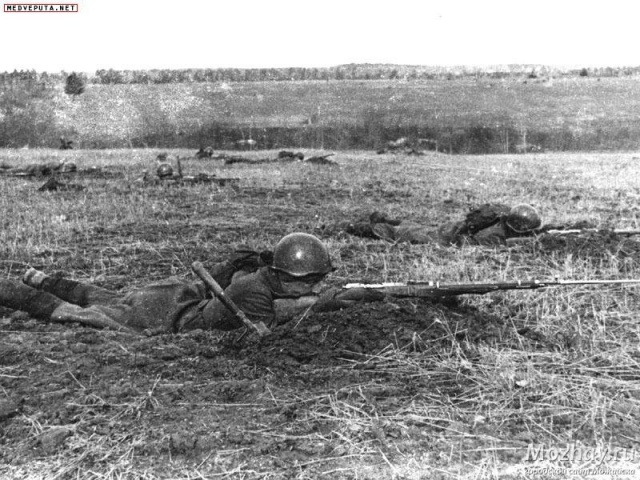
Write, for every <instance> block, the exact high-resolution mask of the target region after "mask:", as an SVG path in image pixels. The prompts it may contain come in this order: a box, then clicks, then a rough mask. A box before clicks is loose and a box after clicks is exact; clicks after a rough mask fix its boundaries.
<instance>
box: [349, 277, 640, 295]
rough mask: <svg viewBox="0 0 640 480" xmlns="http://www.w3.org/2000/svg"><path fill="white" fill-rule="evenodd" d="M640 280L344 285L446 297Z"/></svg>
mask: <svg viewBox="0 0 640 480" xmlns="http://www.w3.org/2000/svg"><path fill="white" fill-rule="evenodd" d="M633 283H639V284H640V279H630V280H559V279H555V280H549V281H541V280H530V281H522V280H518V281H517V282H497V283H450V284H443V283H440V282H407V283H393V282H390V283H347V284H346V285H344V286H343V287H342V288H343V289H347V290H348V289H352V288H365V289H371V290H376V291H379V292H382V293H384V294H385V295H389V296H392V297H422V298H442V297H452V296H456V295H484V294H486V293H490V292H497V291H500V290H537V289H539V288H547V287H558V286H566V285H627V284H633Z"/></svg>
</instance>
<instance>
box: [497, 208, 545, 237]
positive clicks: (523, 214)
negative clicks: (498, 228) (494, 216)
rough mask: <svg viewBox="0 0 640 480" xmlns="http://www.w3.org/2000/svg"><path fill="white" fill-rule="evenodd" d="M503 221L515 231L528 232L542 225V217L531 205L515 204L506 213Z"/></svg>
mask: <svg viewBox="0 0 640 480" xmlns="http://www.w3.org/2000/svg"><path fill="white" fill-rule="evenodd" d="M504 223H505V224H506V225H507V227H509V228H510V229H511V230H513V231H514V232H516V233H528V232H531V231H533V230H535V229H536V228H540V226H541V225H542V217H541V216H540V214H539V213H538V211H537V210H536V209H535V208H533V207H532V206H531V205H527V204H525V203H523V204H520V205H516V206H515V207H513V208H512V209H511V210H510V211H509V213H508V214H507V216H506V218H505V221H504Z"/></svg>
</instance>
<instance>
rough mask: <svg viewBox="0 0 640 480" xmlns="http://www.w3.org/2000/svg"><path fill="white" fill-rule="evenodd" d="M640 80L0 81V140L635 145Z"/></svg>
mask: <svg viewBox="0 0 640 480" xmlns="http://www.w3.org/2000/svg"><path fill="white" fill-rule="evenodd" d="M639 85H640V80H639V79H638V78H637V77H624V78H582V77H577V78H557V79H553V78H549V79H534V80H528V81H526V83H525V81H523V80H522V79H520V80H518V79H505V80H495V79H488V78H482V79H478V80H474V79H458V80H451V81H449V80H414V81H401V80H370V81H355V80H350V81H335V80H334V81H326V82H325V81H287V82H269V81H267V82H239V83H170V84H161V85H142V84H137V85H95V84H90V85H88V86H87V88H86V91H85V92H84V93H83V94H81V95H78V96H75V97H70V96H69V95H66V94H65V93H64V83H63V82H61V83H56V84H53V85H49V86H48V87H47V88H46V89H45V90H44V91H40V90H38V87H31V88H33V90H32V91H30V90H28V88H26V87H25V89H23V90H20V89H19V88H15V87H11V88H9V87H5V88H4V90H2V91H0V146H8V147H22V146H24V145H25V144H28V145H30V146H31V147H50V148H55V147H57V146H58V139H59V136H60V135H64V136H66V137H68V138H71V139H73V140H74V141H75V146H76V147H79V148H121V147H143V146H144V147H160V148H174V147H180V148H188V149H197V148H199V147H200V146H203V147H204V146H207V145H211V146H213V147H214V148H216V149H225V148H233V143H234V142H235V141H236V140H239V139H246V138H252V139H254V140H256V141H257V147H258V148H261V149H265V148H267V149H276V148H324V149H333V148H335V149H342V150H344V149H362V148H366V149H375V148H379V147H380V146H382V145H384V142H385V141H387V140H395V139H397V138H399V137H409V138H411V139H413V140H415V139H417V138H431V139H435V140H438V142H439V148H440V149H441V150H444V151H447V152H453V153H475V154H477V153H508V152H509V151H514V146H515V145H517V144H520V143H522V142H523V141H524V140H525V136H526V141H527V142H528V143H533V144H537V145H540V146H542V147H543V148H544V149H546V150H552V151H577V150H581V151H586V150H622V149H638V148H640V145H639V144H638V138H640V122H638V118H637V111H638V106H639V105H640V88H639Z"/></svg>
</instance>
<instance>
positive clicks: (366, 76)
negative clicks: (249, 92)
mask: <svg viewBox="0 0 640 480" xmlns="http://www.w3.org/2000/svg"><path fill="white" fill-rule="evenodd" d="M73 74H76V73H75V72H73ZM76 75H78V76H79V77H80V78H82V80H83V81H85V82H87V83H93V84H107V85H108V84H166V83H214V82H267V81H303V80H316V81H318V80H325V81H329V80H438V79H447V80H454V79H459V78H476V79H480V78H490V79H506V78H527V79H532V78H547V77H575V76H579V77H586V76H589V77H598V78H599V77H623V76H634V75H640V66H638V67H598V68H587V67H583V68H567V69H563V68H560V67H548V66H544V65H520V64H514V65H497V66H484V67H482V66H447V67H437V66H420V65H394V64H349V65H339V66H335V67H326V68H303V67H291V68H244V69H243V68H190V69H181V70H171V69H161V70H117V69H100V70H97V71H96V72H95V73H94V74H85V73H77V74H76ZM68 76H69V73H68V72H65V71H61V72H56V73H48V72H37V71H36V70H20V71H18V70H14V71H13V72H2V73H0V85H5V86H6V85H12V84H23V83H24V82H27V83H28V82H34V83H37V82H39V83H50V82H59V81H64V80H66V79H67V78H68Z"/></svg>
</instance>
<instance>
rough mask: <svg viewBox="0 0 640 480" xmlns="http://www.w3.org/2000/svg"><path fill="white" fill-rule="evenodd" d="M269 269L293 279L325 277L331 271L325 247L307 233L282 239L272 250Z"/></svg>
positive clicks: (331, 266) (294, 234) (331, 267)
mask: <svg viewBox="0 0 640 480" xmlns="http://www.w3.org/2000/svg"><path fill="white" fill-rule="evenodd" d="M271 268H273V269H274V270H276V271H279V272H284V273H286V274H289V275H291V276H293V277H306V276H308V275H326V274H327V273H329V272H331V271H333V265H332V264H331V258H330V257H329V251H328V250H327V247H326V246H325V245H324V243H322V242H321V241H320V240H319V239H318V238H316V237H314V236H313V235H310V234H308V233H290V234H289V235H286V236H284V237H282V239H280V241H279V242H278V243H277V244H276V246H275V248H274V250H273V264H272V266H271Z"/></svg>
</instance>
